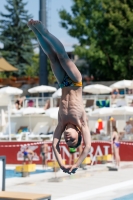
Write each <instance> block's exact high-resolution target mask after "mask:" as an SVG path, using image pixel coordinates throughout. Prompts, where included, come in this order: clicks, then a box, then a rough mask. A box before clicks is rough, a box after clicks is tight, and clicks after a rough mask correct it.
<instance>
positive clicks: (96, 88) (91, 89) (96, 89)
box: [83, 84, 112, 94]
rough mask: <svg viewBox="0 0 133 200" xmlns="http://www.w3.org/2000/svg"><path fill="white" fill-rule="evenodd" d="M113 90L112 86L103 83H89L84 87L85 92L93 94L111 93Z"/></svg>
mask: <svg viewBox="0 0 133 200" xmlns="http://www.w3.org/2000/svg"><path fill="white" fill-rule="evenodd" d="M111 91H112V89H111V88H109V87H107V86H105V85H101V84H94V85H88V86H85V87H84V88H83V92H87V93H92V94H107V93H110V92H111Z"/></svg>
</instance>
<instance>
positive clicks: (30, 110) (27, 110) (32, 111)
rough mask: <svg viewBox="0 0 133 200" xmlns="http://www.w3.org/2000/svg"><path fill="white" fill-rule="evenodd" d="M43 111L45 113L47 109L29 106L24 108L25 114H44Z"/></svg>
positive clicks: (23, 112)
mask: <svg viewBox="0 0 133 200" xmlns="http://www.w3.org/2000/svg"><path fill="white" fill-rule="evenodd" d="M42 113H45V110H44V109H43V108H35V107H28V108H23V110H22V114H23V115H30V114H42Z"/></svg>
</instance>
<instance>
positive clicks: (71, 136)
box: [64, 124, 82, 148]
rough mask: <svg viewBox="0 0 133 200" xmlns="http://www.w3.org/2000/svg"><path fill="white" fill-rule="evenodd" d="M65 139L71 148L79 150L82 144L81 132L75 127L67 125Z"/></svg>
mask: <svg viewBox="0 0 133 200" xmlns="http://www.w3.org/2000/svg"><path fill="white" fill-rule="evenodd" d="M64 139H65V141H66V143H67V145H68V146H69V147H74V148H77V147H78V146H79V145H80V144H81V140H82V136H81V132H80V131H79V129H78V128H77V127H76V126H75V125H73V124H67V126H66V129H65V131H64Z"/></svg>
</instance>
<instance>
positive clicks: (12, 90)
mask: <svg viewBox="0 0 133 200" xmlns="http://www.w3.org/2000/svg"><path fill="white" fill-rule="evenodd" d="M22 93H23V90H21V89H18V88H16V87H9V86H8V87H4V88H1V89H0V94H4V95H8V96H9V103H8V123H9V140H11V121H10V115H11V112H10V105H11V96H12V95H18V94H22Z"/></svg>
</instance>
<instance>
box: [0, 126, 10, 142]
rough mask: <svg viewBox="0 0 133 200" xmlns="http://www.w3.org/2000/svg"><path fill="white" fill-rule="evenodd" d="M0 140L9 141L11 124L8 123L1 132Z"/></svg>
mask: <svg viewBox="0 0 133 200" xmlns="http://www.w3.org/2000/svg"><path fill="white" fill-rule="evenodd" d="M0 139H4V140H9V124H8V123H6V125H5V126H3V127H2V130H1V132H0Z"/></svg>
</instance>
